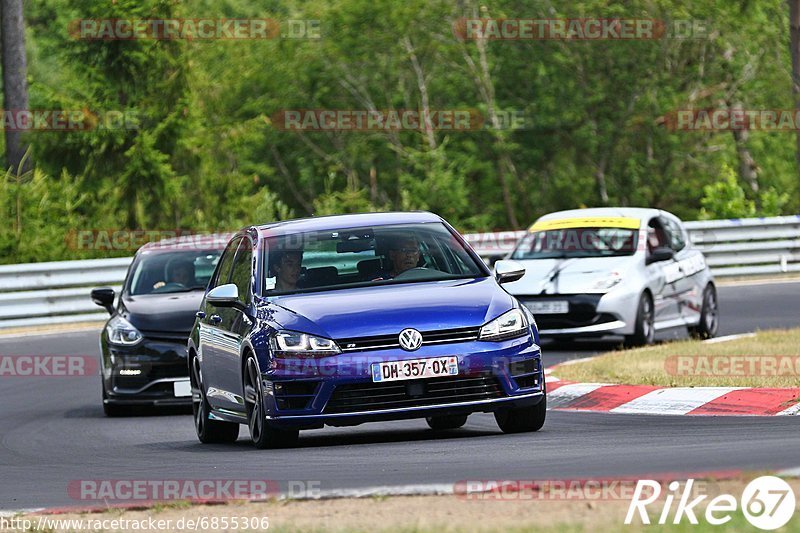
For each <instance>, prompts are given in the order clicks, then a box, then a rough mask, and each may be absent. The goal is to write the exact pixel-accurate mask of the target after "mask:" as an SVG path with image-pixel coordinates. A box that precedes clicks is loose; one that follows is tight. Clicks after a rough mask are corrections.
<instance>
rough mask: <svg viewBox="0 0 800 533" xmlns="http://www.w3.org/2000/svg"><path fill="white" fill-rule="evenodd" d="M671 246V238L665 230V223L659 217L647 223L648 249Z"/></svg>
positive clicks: (649, 250) (650, 250)
mask: <svg viewBox="0 0 800 533" xmlns="http://www.w3.org/2000/svg"><path fill="white" fill-rule="evenodd" d="M667 246H669V239H668V238H667V232H666V231H665V230H664V225H663V223H662V222H661V219H659V218H653V219H651V220H650V222H649V223H648V224H647V251H648V253H649V252H652V251H653V250H655V249H656V248H664V247H667Z"/></svg>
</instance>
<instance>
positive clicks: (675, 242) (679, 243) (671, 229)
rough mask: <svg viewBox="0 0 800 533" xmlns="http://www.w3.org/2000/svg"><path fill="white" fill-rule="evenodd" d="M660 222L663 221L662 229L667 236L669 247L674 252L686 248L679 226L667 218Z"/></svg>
mask: <svg viewBox="0 0 800 533" xmlns="http://www.w3.org/2000/svg"><path fill="white" fill-rule="evenodd" d="M661 220H663V221H664V227H665V228H666V229H667V233H668V234H669V240H670V246H671V247H672V249H673V250H675V251H676V252H680V251H681V250H683V249H684V248H685V247H686V240H685V239H684V237H683V231H682V230H681V227H680V225H679V224H678V223H677V222H675V221H674V220H672V219H669V218H662V219H661Z"/></svg>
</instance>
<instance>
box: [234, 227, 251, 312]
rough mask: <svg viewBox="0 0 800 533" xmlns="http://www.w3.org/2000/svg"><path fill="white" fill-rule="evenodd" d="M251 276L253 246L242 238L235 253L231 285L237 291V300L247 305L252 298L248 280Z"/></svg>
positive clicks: (248, 240) (246, 239)
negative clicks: (234, 286)
mask: <svg viewBox="0 0 800 533" xmlns="http://www.w3.org/2000/svg"><path fill="white" fill-rule="evenodd" d="M252 276H253V244H252V242H251V241H250V239H248V238H247V237H245V238H243V239H242V241H241V243H240V244H239V249H238V250H237V251H236V259H234V260H233V269H232V270H231V283H235V284H236V287H237V288H238V289H239V299H240V300H241V301H242V302H244V303H248V302H249V301H250V297H251V296H252V290H251V287H250V285H251V284H250V280H251V278H252Z"/></svg>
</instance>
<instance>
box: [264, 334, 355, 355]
mask: <svg viewBox="0 0 800 533" xmlns="http://www.w3.org/2000/svg"><path fill="white" fill-rule="evenodd" d="M271 343H272V351H273V352H274V353H275V354H278V355H289V356H295V357H302V356H308V357H325V356H328V355H336V354H338V353H341V350H339V347H338V346H337V345H336V343H335V342H333V341H332V340H330V339H326V338H324V337H315V336H314V335H309V334H307V333H300V332H299V331H279V332H278V333H276V334H275V336H274V337H272V340H271Z"/></svg>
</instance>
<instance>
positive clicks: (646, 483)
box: [625, 476, 795, 530]
mask: <svg viewBox="0 0 800 533" xmlns="http://www.w3.org/2000/svg"><path fill="white" fill-rule="evenodd" d="M693 484H694V480H693V479H689V480H687V481H686V483H685V484H684V485H683V487H681V483H680V482H678V481H673V482H671V483H670V484H669V485H668V492H667V493H666V497H665V498H663V504H664V507H662V508H661V513H660V514H659V515H658V522H657V523H658V524H660V525H664V524H666V523H668V522H669V521H670V515H672V523H673V524H680V523H682V522H683V520H684V519H685V520H688V521H689V523H691V524H695V525H696V524H698V523H699V521H698V519H697V516H698V515H699V514H700V511H699V509H697V510H696V509H695V508H696V507H698V506H699V505H700V504H701V503H703V502H704V500H705V499H706V498H708V495H707V494H703V495H701V496H698V497H697V498H694V499H692V500H690V498H691V496H692V485H693ZM660 497H661V484H660V483H659V482H657V481H654V480H650V479H640V480H639V481H638V483H637V484H636V489H634V493H633V498H632V499H631V504H630V506H629V507H628V514H627V515H626V516H625V523H626V524H631V523H633V522H634V517H635V516H636V514H637V513H638V515H639V520H641V523H642V524H650V518H651V517H650V514H649V513H648V510H650V511H656V512H657V511H658V509H656V508H655V507H656V505H657V504H656V502H657V501H659V500H660ZM676 500H677V504H676V503H675V502H676ZM652 504H656V505H652ZM673 504H675V510H674V514H673ZM648 506H651V507H650V508H648ZM738 508H741V511H742V514H744V517H745V518H746V519H747V521H748V522H750V524H752V525H753V526H754V527H756V528H758V529H763V530H773V529H778V528H779V527H782V526H784V525H786V524H787V523H788V522H789V520H791V519H792V516H793V515H794V510H795V495H794V491H793V490H792V487H791V486H789V484H788V483H787V482H786V481H784V480H783V479H781V478H779V477H775V476H761V477H759V478H756V479H754V480H753V481H751V482H750V483H748V484H747V486H746V487H745V488H744V490H743V491H742V496H741V498H740V499H739V500H738V501H737V499H736V498H735V497H734V496H732V495H730V494H720V495H719V496H716V497H714V498H712V499H711V500H710V501H708V502H707V503H706V504H705V513H703V514H702V515H701V516H702V517H703V518H705V521H706V522H707V523H708V524H711V525H715V526H720V525H723V524H726V523H728V522H730V520H731V519H732V515H733V514H734V513H736V510H737V509H738Z"/></svg>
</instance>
